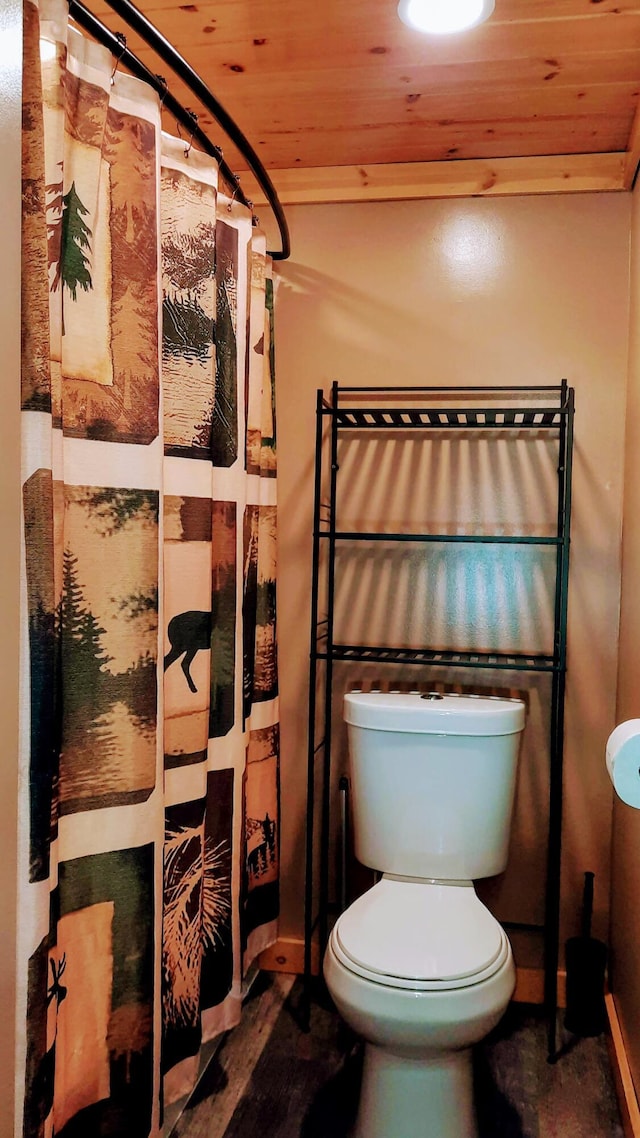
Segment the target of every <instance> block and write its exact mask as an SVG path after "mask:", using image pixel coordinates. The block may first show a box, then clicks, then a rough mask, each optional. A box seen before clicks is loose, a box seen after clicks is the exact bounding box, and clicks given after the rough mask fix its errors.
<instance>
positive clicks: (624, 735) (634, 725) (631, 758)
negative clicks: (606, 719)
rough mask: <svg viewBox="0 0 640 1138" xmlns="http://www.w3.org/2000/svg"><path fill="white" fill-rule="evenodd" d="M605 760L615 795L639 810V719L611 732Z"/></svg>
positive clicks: (630, 720)
mask: <svg viewBox="0 0 640 1138" xmlns="http://www.w3.org/2000/svg"><path fill="white" fill-rule="evenodd" d="M606 758H607V770H608V771H609V778H610V779H611V781H612V783H613V785H614V788H615V791H616V793H617V794H618V795H619V796H620V798H621V799H622V801H623V802H626V803H627V805H628V806H635V808H636V810H640V719H628V720H627V721H626V723H620V724H619V725H618V726H617V727H616V728H615V730H613V731H612V732H611V734H610V736H609V738H608V740H607V751H606Z"/></svg>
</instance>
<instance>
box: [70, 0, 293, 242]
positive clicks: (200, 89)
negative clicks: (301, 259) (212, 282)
mask: <svg viewBox="0 0 640 1138" xmlns="http://www.w3.org/2000/svg"><path fill="white" fill-rule="evenodd" d="M107 3H108V5H109V7H110V8H112V9H113V11H114V12H115V13H116V14H117V15H119V16H121V17H122V19H123V20H125V21H126V23H127V24H129V26H130V27H131V28H133V30H134V31H135V32H137V34H138V35H139V36H140V37H141V39H143V40H144V41H145V43H146V44H148V46H149V47H150V48H151V49H152V50H153V51H154V52H155V53H156V55H158V56H159V57H160V59H162V60H163V62H164V63H166V64H167V66H168V67H170V68H171V70H172V71H173V72H174V74H175V75H177V76H178V78H179V79H182V81H183V83H185V84H186V86H187V87H188V88H189V90H190V91H192V92H193V94H194V95H195V96H196V98H197V99H198V100H199V102H200V103H202V105H203V106H204V107H206V108H207V110H208V111H210V112H211V114H212V115H213V116H214V118H215V119H216V120H217V122H218V124H219V125H220V126H221V127H222V129H223V130H224V132H225V134H226V135H227V136H228V137H229V139H230V140H231V142H232V143H233V144H234V146H236V147H237V148H238V150H239V151H240V153H241V154H242V156H243V157H244V158H245V159H246V161H247V165H248V166H249V168H250V170H251V172H252V173H253V174H254V176H255V178H256V179H257V181H258V183H259V185H260V188H261V190H262V191H263V193H264V195H265V197H266V199H267V201H268V203H269V205H270V207H271V209H272V211H273V215H274V217H275V220H276V223H277V226H278V230H279V233H280V241H281V244H282V249H281V250H269V256H270V257H272V258H273V260H274V261H286V259H287V258H288V257H289V255H290V252H291V245H290V239H289V227H288V225H287V219H286V217H285V215H284V210H283V208H282V204H281V202H280V200H279V198H278V195H277V193H276V190H275V187H274V185H273V182H272V181H271V178H270V177H269V175H268V173H267V171H266V170H265V168H264V166H263V164H262V162H261V161H260V158H259V157H258V155H257V154H256V152H255V150H254V149H253V147H252V146H251V143H250V142H249V141H248V139H247V138H246V137H245V135H244V134H243V133H242V131H241V130H240V127H239V126H238V124H237V123H236V122H235V121H234V119H232V118H231V116H230V115H229V113H228V112H227V111H226V110H225V109H224V107H223V106H222V104H221V103H219V102H218V100H217V99H216V98H215V96H214V95H213V94H212V93H211V91H210V90H209V88H208V87H207V85H206V83H205V82H204V80H203V79H201V78H200V76H199V75H198V74H197V73H196V72H195V71H194V70H193V68H192V67H191V66H190V64H188V63H187V61H186V59H184V58H183V56H182V55H180V52H179V51H178V50H177V49H176V48H175V47H174V46H173V45H172V44H170V43H169V41H168V40H167V39H165V37H164V36H163V35H162V33H161V32H159V31H158V29H157V28H156V27H154V25H153V24H152V23H151V22H150V21H149V20H148V19H147V17H146V16H145V15H143V13H142V12H140V11H139V9H138V8H136V7H135V5H134V4H132V3H131V0H107ZM69 12H70V15H71V16H72V17H73V19H74V20H75V21H76V23H77V24H79V25H80V27H82V28H84V30H85V31H86V32H88V33H89V35H91V36H93V38H94V39H96V40H98V42H99V43H101V44H102V45H103V47H107V48H108V49H109V51H110V52H111V53H112V55H113V56H114V57H115V58H116V59H117V61H118V62H119V63H122V64H123V65H124V66H125V67H126V68H127V70H128V71H130V72H131V74H132V75H135V76H136V78H137V79H142V80H143V81H144V82H145V83H148V84H149V85H150V86H151V87H153V89H154V90H155V91H157V93H158V94H159V95H160V98H161V100H162V105H163V106H164V107H166V108H167V110H168V111H169V113H170V114H171V115H173V117H174V118H175V119H176V121H177V122H179V123H181V124H182V126H184V127H185V128H186V129H187V130H188V131H189V138H190V139H191V140H193V141H194V142H198V144H199V145H200V146H201V147H202V149H203V150H205V151H206V153H207V154H210V155H211V156H212V157H214V158H215V159H216V160H217V161H218V163H219V165H220V171H221V173H222V176H223V177H224V178H225V179H226V181H227V182H229V183H230V184H231V186H233V187H234V196H235V197H236V198H238V199H239V200H240V201H241V202H243V203H244V205H246V206H248V207H249V209H253V205H252V203H251V202H250V201H249V199H248V198H247V197H246V195H245V193H244V191H243V190H242V188H241V186H240V180H239V178H238V175H237V174H234V173H233V171H232V170H231V168H230V166H229V165H228V163H227V162H226V161H225V159H224V157H223V154H222V150H221V149H220V147H219V146H216V145H215V143H213V142H211V140H210V138H209V137H208V136H207V135H206V134H205V132H204V131H203V130H202V128H201V127H200V126H199V125H198V121H197V115H195V114H194V112H193V111H191V110H188V109H187V108H186V107H184V106H183V105H182V103H180V102H179V100H178V99H176V98H175V96H174V95H172V94H171V92H170V91H169V89H168V86H167V83H166V80H165V79H163V77H162V76H161V75H154V73H153V72H152V71H150V70H149V68H148V67H147V66H146V64H144V63H143V62H142V60H141V59H139V58H138V56H137V55H135V54H134V52H132V51H131V50H130V48H128V47H127V46H126V40H125V38H124V36H122V35H120V34H118V33H116V32H112V31H111V29H110V28H108V27H107V26H106V24H103V23H102V21H101V20H99V19H98V17H97V16H94V14H93V12H90V11H89V9H88V8H86V7H85V5H84V4H83V3H82V2H81V0H69Z"/></svg>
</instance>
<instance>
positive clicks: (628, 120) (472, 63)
mask: <svg viewBox="0 0 640 1138" xmlns="http://www.w3.org/2000/svg"><path fill="white" fill-rule="evenodd" d="M85 2H88V3H89V6H90V7H91V9H92V11H94V12H95V13H96V14H97V15H99V16H100V18H101V19H103V20H104V22H105V23H107V24H109V26H110V27H112V28H113V29H117V30H121V31H125V32H126V34H127V41H128V44H129V46H130V47H131V48H132V49H133V50H134V51H136V53H137V54H139V55H140V57H141V58H142V59H143V60H144V61H145V63H147V65H148V66H149V67H150V68H151V69H152V70H153V71H154V72H158V71H160V72H162V73H166V68H165V67H164V66H163V65H162V64H161V63H160V62H159V61H158V60H157V59H156V58H155V57H154V56H153V54H152V53H151V52H150V51H149V50H148V49H147V48H146V47H145V46H144V45H141V44H140V41H139V40H138V39H137V37H136V36H135V35H134V34H133V33H132V32H131V31H130V30H128V29H127V28H126V26H125V25H124V24H123V22H122V20H120V19H119V18H118V17H116V16H114V14H113V13H112V12H111V11H110V9H109V8H108V6H107V5H106V3H105V0H94V2H93V3H92V2H91V0H85ZM138 3H139V6H140V7H141V8H142V10H143V11H144V12H145V13H146V14H147V15H148V16H149V18H150V19H151V20H152V21H153V23H154V24H155V25H156V26H157V27H158V28H159V29H160V31H162V33H163V34H164V35H165V36H166V38H167V39H168V40H170V41H171V42H172V43H173V44H174V45H175V46H176V47H177V48H178V49H179V51H180V52H181V53H182V54H183V55H184V57H185V58H186V59H187V60H188V62H189V63H190V64H191V65H192V66H193V67H194V68H195V70H196V71H197V72H198V73H199V74H200V75H201V76H202V78H203V79H204V80H205V81H206V83H207V84H208V86H209V87H210V89H211V90H212V91H213V92H214V94H215V95H216V97H217V98H218V99H219V100H220V102H221V103H222V104H223V105H224V106H225V108H226V109H227V110H228V111H229V113H230V114H231V115H233V117H234V118H235V120H236V121H237V123H238V124H239V126H240V127H241V129H242V130H243V131H244V133H245V134H246V135H247V137H248V138H249V140H250V141H251V143H252V145H253V146H254V148H255V149H256V151H257V152H258V153H259V155H260V157H261V159H262V161H263V162H264V164H265V166H266V167H267V169H268V170H269V171H270V173H271V175H272V177H273V180H274V182H275V184H276V187H277V188H278V190H279V192H280V193H281V195H282V198H283V201H285V202H287V201H319V200H329V201H331V200H356V199H362V198H374V197H377V198H380V197H416V196H423V194H424V193H426V192H432V193H436V194H438V196H442V195H444V194H447V193H452V192H464V193H469V192H471V193H492V192H522V190H523V189H524V190H528V191H529V192H540V191H541V190H542V191H547V192H548V191H549V190H557V189H612V188H625V187H626V188H628V187H629V185H630V183H631V180H632V176H633V173H634V172H635V167H636V166H637V162H638V158H639V157H640V144H639V142H638V136H639V135H640V130H639V129H638V127H637V126H635V127H634V123H635V122H636V107H637V105H638V99H639V92H640V2H636V3H634V2H632V0H496V6H495V12H494V14H493V16H492V18H491V19H490V20H489V21H488V22H487V23H486V24H484V25H482V26H480V27H478V28H475V29H473V30H472V31H469V32H465V33H461V34H458V35H455V36H447V37H439V38H436V37H427V36H423V35H420V34H419V33H418V32H412V31H410V30H409V29H408V28H406V27H405V26H404V25H403V24H402V23H401V22H400V20H399V18H398V16H397V12H396V0H194V2H193V3H180V2H179V0H138ZM167 78H169V80H170V86H171V90H172V91H173V92H174V93H175V94H176V95H177V96H178V98H180V99H181V100H182V101H183V102H184V103H185V105H186V106H189V107H193V109H195V110H197V111H199V112H200V124H201V125H202V126H203V127H204V129H205V130H206V131H207V133H209V134H210V136H211V137H212V139H213V140H214V141H216V142H218V143H219V144H220V145H221V146H222V147H223V150H224V152H225V157H227V159H228V161H229V162H230V164H231V165H232V167H233V169H238V170H239V171H241V170H242V169H243V163H242V161H241V159H240V158H239V157H238V156H237V155H236V154H235V153H234V152H233V150H232V148H231V147H230V146H229V144H228V143H226V142H225V140H224V138H223V137H222V136H221V135H220V131H219V129H218V128H217V127H216V125H215V123H213V122H212V121H211V118H210V116H209V115H208V114H207V113H206V112H203V111H202V108H199V107H198V106H197V105H194V98H193V96H192V95H191V94H189V93H188V92H187V91H186V90H185V89H184V88H183V87H182V86H181V84H180V83H179V82H178V81H177V80H173V79H172V78H171V77H170V76H169V75H167ZM167 128H168V129H173V128H172V124H171V123H170V122H169V123H167ZM243 185H245V180H244V177H243ZM429 186H430V187H431V190H430V191H428V190H427V189H426V187H429ZM505 186H506V187H507V188H506V189H505ZM251 188H252V187H251V184H250V180H249V178H248V176H247V192H250V191H251Z"/></svg>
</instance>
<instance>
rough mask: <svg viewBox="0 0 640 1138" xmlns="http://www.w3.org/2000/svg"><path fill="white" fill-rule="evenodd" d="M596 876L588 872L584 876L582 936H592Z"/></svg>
mask: <svg viewBox="0 0 640 1138" xmlns="http://www.w3.org/2000/svg"><path fill="white" fill-rule="evenodd" d="M594 876H595V874H593V873H590V872H587V873H585V875H584V893H583V896H582V935H583V937H585V938H588V937H590V936H591V917H592V915H593V879H594Z"/></svg>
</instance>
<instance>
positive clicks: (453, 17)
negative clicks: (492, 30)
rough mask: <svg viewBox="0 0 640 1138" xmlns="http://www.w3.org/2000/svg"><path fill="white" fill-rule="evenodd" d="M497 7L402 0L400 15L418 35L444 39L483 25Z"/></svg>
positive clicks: (490, 1)
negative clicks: (452, 34)
mask: <svg viewBox="0 0 640 1138" xmlns="http://www.w3.org/2000/svg"><path fill="white" fill-rule="evenodd" d="M494 7H495V0H400V3H399V4H398V15H399V16H400V19H401V20H402V22H403V24H407V26H408V27H410V28H414V29H415V30H416V31H418V32H426V33H427V34H428V35H435V36H443V35H449V34H451V33H452V32H462V31H464V30H465V28H473V27H475V25H476V24H481V23H482V22H483V20H487V19H488V18H489V16H490V15H491V13H492V12H493V9H494Z"/></svg>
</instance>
